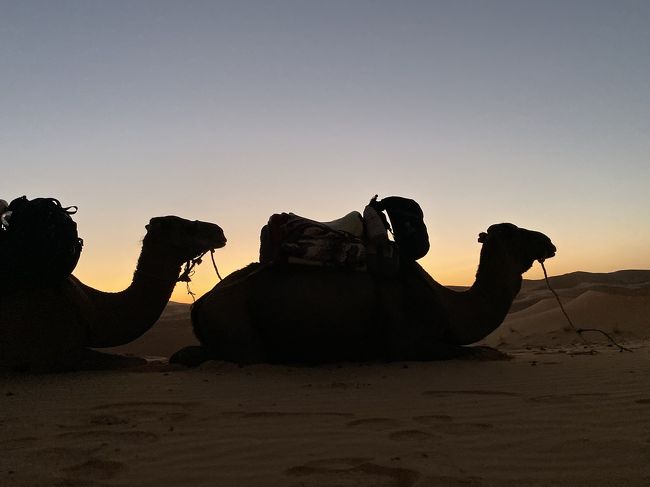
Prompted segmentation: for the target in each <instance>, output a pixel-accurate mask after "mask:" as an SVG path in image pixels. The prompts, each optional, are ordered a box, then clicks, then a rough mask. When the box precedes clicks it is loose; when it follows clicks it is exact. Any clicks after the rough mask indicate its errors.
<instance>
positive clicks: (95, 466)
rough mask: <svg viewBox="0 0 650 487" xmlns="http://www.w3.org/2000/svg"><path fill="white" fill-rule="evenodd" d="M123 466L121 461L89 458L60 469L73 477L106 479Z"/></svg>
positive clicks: (114, 474) (113, 475)
mask: <svg viewBox="0 0 650 487" xmlns="http://www.w3.org/2000/svg"><path fill="white" fill-rule="evenodd" d="M124 468H125V465H124V464H123V463H122V462H113V461H108V460H100V459H99V458H90V459H88V460H86V461H84V462H81V463H78V464H76V465H72V466H71V467H66V468H63V469H61V471H62V472H65V473H66V474H68V475H74V476H75V477H81V478H92V479H100V480H108V479H112V478H113V477H115V476H116V475H117V474H118V473H120V471H122V470H124Z"/></svg>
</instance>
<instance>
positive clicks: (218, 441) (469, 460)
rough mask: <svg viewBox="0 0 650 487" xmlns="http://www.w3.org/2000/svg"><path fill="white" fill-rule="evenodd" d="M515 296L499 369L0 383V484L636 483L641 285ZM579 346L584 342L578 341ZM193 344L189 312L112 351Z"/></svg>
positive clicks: (642, 274)
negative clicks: (583, 336)
mask: <svg viewBox="0 0 650 487" xmlns="http://www.w3.org/2000/svg"><path fill="white" fill-rule="evenodd" d="M613 274H614V275H609V274H603V275H601V274H599V275H593V274H586V273H574V274H570V275H567V276H558V277H555V278H552V280H551V282H552V285H554V287H556V288H557V290H558V292H559V293H560V295H561V297H562V300H563V302H564V303H565V306H566V310H567V312H568V313H569V314H570V316H571V317H572V319H573V320H574V322H575V323H576V325H577V326H580V327H587V326H589V327H591V326H597V327H599V328H602V329H603V330H605V331H608V332H610V333H612V334H613V336H615V337H616V338H617V339H618V340H621V342H623V343H625V344H629V346H631V347H632V348H633V350H634V352H633V353H621V352H617V351H616V350H614V349H612V348H608V347H606V346H604V344H603V343H604V342H602V341H601V340H599V339H597V337H593V346H592V348H594V349H595V350H596V351H597V352H598V353H597V354H595V355H591V354H585V353H584V352H585V347H584V345H583V344H582V343H581V342H580V339H579V337H577V336H576V334H575V333H574V332H573V330H571V329H570V327H568V326H567V324H566V320H565V319H564V317H563V316H562V314H561V312H560V311H559V309H558V307H557V304H556V303H555V301H554V298H553V297H552V295H550V293H549V291H548V290H546V289H545V287H544V286H545V284H544V283H543V282H541V281H528V282H526V283H525V285H524V288H523V290H522V293H521V295H520V297H519V298H518V300H517V303H516V304H517V305H518V306H516V307H515V308H513V312H512V313H511V314H510V315H509V316H508V318H507V320H506V322H505V323H504V325H503V326H502V327H501V328H500V329H499V330H497V331H496V332H495V333H494V334H493V335H492V336H490V337H488V339H487V340H486V342H487V343H490V344H494V345H497V344H500V347H501V348H503V349H505V350H508V351H509V352H510V353H511V354H512V356H513V360H510V361H499V362H481V361H458V360H456V361H449V362H433V363H413V362H411V363H393V364H336V365H330V366H322V367H282V366H250V367H243V368H240V367H237V366H236V365H233V364H228V363H224V362H207V363H206V364H204V365H203V366H202V367H201V368H199V369H196V370H184V369H180V368H172V367H169V366H164V365H160V364H152V365H149V366H147V367H143V368H141V369H139V370H132V371H108V372H92V373H90V372H83V373H73V374H62V375H45V376H33V375H32V376H29V375H4V376H0V402H1V403H2V408H1V411H2V413H1V415H0V450H1V451H2V452H3V454H2V455H0V485H2V486H5V485H6V486H48V487H49V486H67V487H68V486H70V487H77V486H78V487H82V486H84V487H86V486H90V487H102V486H124V487H127V486H144V487H146V486H151V487H165V486H185V485H188V486H192V487H201V486H215V485H218V486H237V487H238V486H271V487H273V486H291V487H298V486H361V487H363V486H373V487H382V486H393V487H411V486H412V487H430V486H495V487H496V486H499V487H502V486H506V487H507V486H521V485H526V486H623V485H625V486H646V485H650V463H648V461H647V460H648V458H649V457H650V393H649V392H648V391H650V375H648V374H647V371H648V366H649V364H650V347H648V346H647V342H646V341H644V339H647V338H648V330H649V329H650V297H649V293H648V292H647V290H648V287H650V284H649V283H650V272H647V271H632V272H621V273H613ZM589 339H590V340H592V337H591V336H589ZM192 340H193V338H192V335H191V331H190V326H189V307H188V306H187V305H182V304H178V303H171V304H170V305H169V306H168V308H167V310H166V311H165V313H164V315H163V317H162V318H161V320H160V322H159V323H158V324H157V325H156V326H155V327H154V328H153V329H152V330H151V331H150V332H149V333H148V334H147V335H145V336H144V337H142V338H141V339H140V340H137V341H136V342H133V344H131V345H130V346H128V347H122V349H121V350H122V351H130V352H137V353H140V354H144V355H163V356H164V355H168V353H171V352H172V351H174V350H176V348H178V346H179V345H184V344H187V343H189V342H191V341H192Z"/></svg>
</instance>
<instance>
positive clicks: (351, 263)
mask: <svg viewBox="0 0 650 487" xmlns="http://www.w3.org/2000/svg"><path fill="white" fill-rule="evenodd" d="M384 211H386V213H388V217H389V218H390V221H391V223H392V227H391V224H390V223H389V222H388V218H386V215H385V214H384ZM388 232H391V233H392V234H393V236H394V240H390V239H389V237H388ZM428 250H429V237H428V234H427V230H426V226H425V224H424V215H423V213H422V210H421V209H420V206H419V205H418V204H417V203H416V202H415V201H414V200H410V199H407V198H401V197H397V196H392V197H389V198H384V199H383V200H381V201H377V196H375V197H374V198H372V199H371V200H370V203H369V204H368V205H367V206H366V207H365V209H364V212H363V216H362V215H361V214H360V213H359V212H358V211H352V212H350V213H348V214H347V215H345V216H343V217H341V218H339V219H337V220H333V221H330V222H319V221H316V220H312V219H309V218H305V217H302V216H299V215H296V214H294V213H276V214H273V215H271V217H270V218H269V221H268V223H267V224H266V225H264V227H262V231H261V234H260V263H263V264H275V265H283V264H289V265H292V264H300V265H310V266H325V267H337V268H344V269H349V270H356V271H369V272H373V273H378V274H383V275H393V274H395V273H396V272H397V271H398V269H399V263H400V260H402V261H403V262H406V261H415V260H416V259H418V258H420V257H423V256H424V255H425V254H426V253H427V251H428Z"/></svg>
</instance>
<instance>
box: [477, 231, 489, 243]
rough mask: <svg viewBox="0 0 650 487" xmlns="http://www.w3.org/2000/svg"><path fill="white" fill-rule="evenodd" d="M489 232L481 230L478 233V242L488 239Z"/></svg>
mask: <svg viewBox="0 0 650 487" xmlns="http://www.w3.org/2000/svg"><path fill="white" fill-rule="evenodd" d="M487 236H488V235H487V233H485V232H481V233H479V234H478V242H479V243H485V240H486V239H487Z"/></svg>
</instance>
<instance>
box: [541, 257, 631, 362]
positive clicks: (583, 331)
mask: <svg viewBox="0 0 650 487" xmlns="http://www.w3.org/2000/svg"><path fill="white" fill-rule="evenodd" d="M538 262H539V263H540V265H541V266H542V270H543V271H544V280H545V281H546V287H548V289H549V291H551V292H552V293H553V296H555V299H556V301H557V304H559V305H560V310H562V314H564V317H565V318H566V320H567V322H568V323H569V325H570V326H571V328H573V331H575V332H576V333H577V334H578V336H580V338H582V341H583V342H585V345H587V346H589V347H591V344H590V343H589V342H588V341H587V340H586V339H585V337H583V336H582V334H583V333H585V332H588V331H590V332H597V333H602V334H603V335H605V337H607V339H608V340H609V341H610V342H612V344H613V345H614V346H616V347H618V350H619V352H631V351H632V350H630V349H629V348H625V347H623V346H621V345H619V344H618V343H616V341H615V340H614V339H613V338H612V337H611V336H610V335H609V334H608V333H605V332H604V331H603V330H599V329H598V328H576V326H575V325H574V324H573V321H571V318H569V315H568V314H567V312H566V310H565V309H564V306H563V305H562V301H561V300H560V296H559V295H558V294H557V292H555V289H553V288H552V287H551V283H550V282H549V280H548V274H547V273H546V267H544V260H542V259H540V260H539V261H538ZM589 353H591V354H594V353H596V351H595V350H593V348H592V349H591V350H590V352H589Z"/></svg>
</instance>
